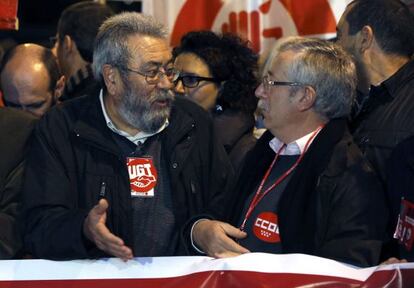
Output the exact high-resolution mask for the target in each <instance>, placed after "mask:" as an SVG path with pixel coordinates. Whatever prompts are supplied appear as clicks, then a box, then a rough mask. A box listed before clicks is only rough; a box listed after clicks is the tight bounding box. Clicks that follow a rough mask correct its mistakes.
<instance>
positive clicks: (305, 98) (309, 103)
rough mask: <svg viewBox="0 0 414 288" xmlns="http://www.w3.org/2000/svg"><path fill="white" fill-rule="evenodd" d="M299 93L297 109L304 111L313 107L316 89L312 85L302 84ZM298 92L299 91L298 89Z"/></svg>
mask: <svg viewBox="0 0 414 288" xmlns="http://www.w3.org/2000/svg"><path fill="white" fill-rule="evenodd" d="M300 91H302V92H300V93H301V94H300V95H299V100H298V102H297V107H298V109H299V111H306V110H309V109H311V108H312V107H313V105H314V104H315V101H316V91H315V88H313V87H312V86H309V85H307V86H304V87H303V89H301V90H300ZM298 92H299V91H298Z"/></svg>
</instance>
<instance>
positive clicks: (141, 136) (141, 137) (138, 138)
mask: <svg viewBox="0 0 414 288" xmlns="http://www.w3.org/2000/svg"><path fill="white" fill-rule="evenodd" d="M99 101H100V102H101V108H102V113H103V115H104V117H105V122H106V125H107V126H108V128H109V129H111V130H112V131H113V132H114V133H116V134H118V135H121V136H123V137H125V138H127V139H128V140H129V141H131V142H132V143H134V144H135V145H138V143H141V144H142V143H144V142H145V140H147V139H148V138H149V137H151V136H153V135H155V134H158V133H160V132H161V131H163V130H164V129H165V128H167V126H168V124H169V122H168V118H167V119H165V122H164V124H163V125H162V126H161V128H160V129H158V131H156V132H155V133H145V132H138V133H137V134H136V135H133V136H131V135H129V133H127V132H125V131H122V130H119V129H118V128H117V127H116V126H115V124H114V123H113V122H112V120H111V118H109V115H108V113H107V112H106V108H105V104H104V101H103V90H102V89H101V91H100V93H99Z"/></svg>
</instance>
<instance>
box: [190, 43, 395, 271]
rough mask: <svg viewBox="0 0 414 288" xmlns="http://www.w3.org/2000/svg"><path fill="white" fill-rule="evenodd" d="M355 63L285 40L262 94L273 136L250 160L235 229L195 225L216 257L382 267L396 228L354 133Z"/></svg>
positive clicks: (335, 51)
mask: <svg viewBox="0 0 414 288" xmlns="http://www.w3.org/2000/svg"><path fill="white" fill-rule="evenodd" d="M355 70H356V69H355V64H354V62H353V61H352V59H351V57H350V56H349V55H348V54H346V52H344V50H342V49H341V48H340V47H338V46H336V45H335V44H333V43H330V42H328V41H325V40H318V39H306V38H300V37H293V38H287V39H285V40H280V43H279V44H278V45H277V46H276V47H275V48H274V49H273V51H272V52H271V54H270V56H269V59H268V60H267V63H266V66H265V68H264V72H263V73H264V75H263V76H264V77H263V78H262V83H261V85H260V86H259V87H258V88H257V90H256V96H257V97H258V98H259V103H258V106H259V108H260V110H261V112H262V114H263V117H264V124H265V126H266V128H267V129H268V131H267V132H265V134H264V135H263V136H262V137H261V138H260V139H259V140H258V143H257V144H256V146H255V147H254V148H253V149H252V151H251V152H250V153H249V154H248V155H247V159H246V162H245V164H244V166H243V170H242V172H241V175H240V177H239V179H238V184H237V185H236V188H235V189H234V195H233V197H232V199H235V200H234V201H233V202H234V205H229V206H230V207H229V208H228V211H229V217H228V221H229V223H230V224H229V223H225V222H219V221H214V220H207V219H201V220H199V221H198V222H196V223H195V224H194V225H193V230H192V240H193V245H194V249H195V248H197V249H199V250H201V251H204V252H205V253H207V254H208V255H210V256H213V257H228V256H235V255H239V254H241V253H247V252H249V251H252V252H267V253H305V254H311V255H316V256H320V257H325V258H331V259H334V260H338V261H342V262H346V263H350V264H354V265H358V266H369V265H376V264H378V261H379V254H380V250H381V244H382V240H383V238H384V236H385V235H384V234H385V226H386V223H387V211H386V208H385V207H386V206H385V200H384V198H385V197H384V195H383V192H382V190H381V186H380V185H379V182H378V180H377V178H376V177H375V174H374V173H373V171H372V169H371V168H370V166H369V165H368V164H367V161H366V160H365V159H364V158H363V156H362V154H361V152H360V151H359V149H358V147H357V146H356V145H355V143H354V142H353V140H352V136H351V135H350V133H349V131H348V128H347V119H346V118H347V117H348V115H349V113H350V111H351V104H352V102H353V100H354V94H355V92H354V91H355V87H356V71H355Z"/></svg>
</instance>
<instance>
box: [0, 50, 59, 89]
mask: <svg viewBox="0 0 414 288" xmlns="http://www.w3.org/2000/svg"><path fill="white" fill-rule="evenodd" d="M23 45H24V44H22V45H17V46H15V47H13V48H11V49H9V50H7V52H6V53H5V54H4V56H3V58H2V59H1V64H0V75H1V74H2V73H3V70H4V68H5V67H6V65H7V63H9V62H10V60H12V59H13V57H14V56H15V55H16V54H17V53H18V52H19V50H21V49H22V46H23ZM31 45H35V44H31ZM32 55H33V57H38V58H39V60H40V61H41V62H42V63H43V64H44V65H45V68H46V71H47V72H48V74H49V81H50V82H49V91H50V92H53V90H55V88H56V82H57V81H58V80H59V78H60V77H61V76H62V73H61V71H60V69H59V65H58V62H57V59H56V56H55V55H54V54H53V53H52V50H50V49H48V48H46V47H42V46H40V45H36V51H33V52H32Z"/></svg>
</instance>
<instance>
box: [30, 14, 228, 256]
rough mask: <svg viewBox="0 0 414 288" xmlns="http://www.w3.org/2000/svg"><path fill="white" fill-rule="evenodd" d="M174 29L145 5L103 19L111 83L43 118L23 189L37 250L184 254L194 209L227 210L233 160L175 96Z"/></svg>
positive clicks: (99, 57) (102, 57) (97, 55)
mask: <svg viewBox="0 0 414 288" xmlns="http://www.w3.org/2000/svg"><path fill="white" fill-rule="evenodd" d="M166 37H167V32H166V31H165V29H164V27H163V26H162V25H161V24H159V23H157V22H155V20H154V19H153V18H151V17H149V16H144V15H141V14H139V13H123V14H119V15H116V16H113V17H111V18H109V19H108V20H106V21H105V22H104V24H103V25H102V26H101V28H100V30H99V32H98V35H97V38H96V43H95V48H94V62H93V65H92V66H93V71H94V75H95V77H96V78H97V80H98V81H99V82H100V83H101V84H102V87H103V89H102V90H101V91H100V93H99V94H96V95H88V96H86V97H80V98H77V99H74V100H73V101H68V102H66V103H64V105H62V106H61V107H58V108H57V109H55V110H53V111H51V113H49V114H48V115H47V116H46V117H45V118H44V119H43V120H42V122H41V123H40V125H39V126H38V127H37V130H36V132H35V135H34V139H33V144H32V149H31V151H30V153H29V154H30V156H29V159H28V166H27V171H28V172H27V174H26V179H25V188H24V192H25V197H24V199H25V202H24V204H25V208H26V224H27V225H26V231H25V244H26V247H27V249H28V250H29V252H30V253H32V254H33V255H34V256H35V257H41V258H49V259H76V258H92V257H102V256H105V255H109V256H115V257H119V258H121V259H124V260H128V259H131V258H132V257H134V256H141V257H144V256H170V255H182V254H185V251H184V250H185V247H184V245H182V244H184V242H183V243H182V242H181V241H180V235H181V234H180V232H181V230H182V229H183V227H184V226H185V223H186V222H187V221H188V220H189V219H190V218H192V217H193V216H195V215H199V214H203V213H205V214H207V215H210V217H221V216H222V215H221V213H220V211H217V209H214V208H215V207H218V206H219V205H218V203H222V202H224V200H223V199H222V197H223V195H224V192H225V191H226V187H227V186H228V183H229V180H230V179H231V176H232V170H231V166H230V163H229V161H228V159H227V158H226V154H225V151H224V149H223V148H222V146H221V145H219V144H218V142H217V140H216V139H215V136H214V134H213V129H212V127H213V125H212V123H211V122H210V120H209V117H208V115H207V114H206V112H204V111H203V110H202V109H201V108H200V107H198V106H197V105H196V104H194V103H192V102H190V101H187V100H185V99H182V98H176V99H174V94H173V93H172V90H171V89H172V86H173V85H172V82H173V81H174V80H175V79H176V77H177V76H178V75H177V73H176V72H175V70H174V69H173V68H172V63H171V51H170V49H169V47H168V43H167V38H166ZM223 209H224V207H223ZM213 210H215V211H213ZM187 226H188V225H187Z"/></svg>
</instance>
